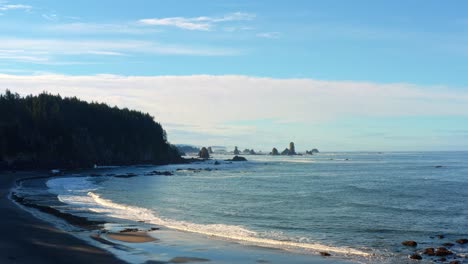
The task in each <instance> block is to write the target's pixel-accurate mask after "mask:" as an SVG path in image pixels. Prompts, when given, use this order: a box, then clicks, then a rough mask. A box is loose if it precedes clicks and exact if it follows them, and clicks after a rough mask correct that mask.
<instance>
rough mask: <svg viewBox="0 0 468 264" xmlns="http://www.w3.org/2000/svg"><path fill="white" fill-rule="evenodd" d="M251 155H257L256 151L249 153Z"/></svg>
mask: <svg viewBox="0 0 468 264" xmlns="http://www.w3.org/2000/svg"><path fill="white" fill-rule="evenodd" d="M249 154H250V155H257V153H256V152H255V150H253V149H251V150H250V152H249Z"/></svg>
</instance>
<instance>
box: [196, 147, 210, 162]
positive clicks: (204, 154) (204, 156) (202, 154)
mask: <svg viewBox="0 0 468 264" xmlns="http://www.w3.org/2000/svg"><path fill="white" fill-rule="evenodd" d="M198 157H200V158H202V159H209V158H210V153H209V152H208V149H207V148H205V147H203V148H201V149H200V152H198Z"/></svg>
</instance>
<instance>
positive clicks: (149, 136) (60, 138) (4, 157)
mask: <svg viewBox="0 0 468 264" xmlns="http://www.w3.org/2000/svg"><path fill="white" fill-rule="evenodd" d="M180 162H183V159H182V158H181V156H180V154H179V152H178V150H177V148H176V147H175V146H173V145H171V144H169V142H168V141H167V137H166V132H165V131H164V130H163V128H162V126H161V125H160V124H159V123H157V122H155V120H154V118H153V117H152V116H151V115H149V114H147V113H142V112H139V111H134V110H129V109H127V108H124V109H120V108H117V107H110V106H108V105H106V104H103V103H95V102H93V103H88V102H86V101H82V100H80V99H78V98H76V97H72V98H62V97H61V96H60V95H51V94H48V93H45V92H44V93H42V94H39V95H37V96H32V95H29V96H26V97H21V96H20V95H18V94H13V93H11V92H10V91H8V90H7V91H6V92H5V94H1V95H0V169H2V168H3V169H37V168H46V169H50V168H56V167H58V168H86V167H92V166H94V165H95V164H97V165H129V164H142V163H148V164H168V163H180Z"/></svg>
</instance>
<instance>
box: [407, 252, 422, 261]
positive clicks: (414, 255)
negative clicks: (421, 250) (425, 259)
mask: <svg viewBox="0 0 468 264" xmlns="http://www.w3.org/2000/svg"><path fill="white" fill-rule="evenodd" d="M409 258H410V259H417V260H420V259H422V257H421V255H419V254H418V253H414V254H413V255H411V256H410V257H409Z"/></svg>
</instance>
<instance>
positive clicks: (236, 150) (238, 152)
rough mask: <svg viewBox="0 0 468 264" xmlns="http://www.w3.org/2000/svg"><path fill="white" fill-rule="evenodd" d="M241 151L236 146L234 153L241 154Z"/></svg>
mask: <svg viewBox="0 0 468 264" xmlns="http://www.w3.org/2000/svg"><path fill="white" fill-rule="evenodd" d="M239 154H240V151H239V150H238V149H237V146H235V147H234V155H239Z"/></svg>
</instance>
